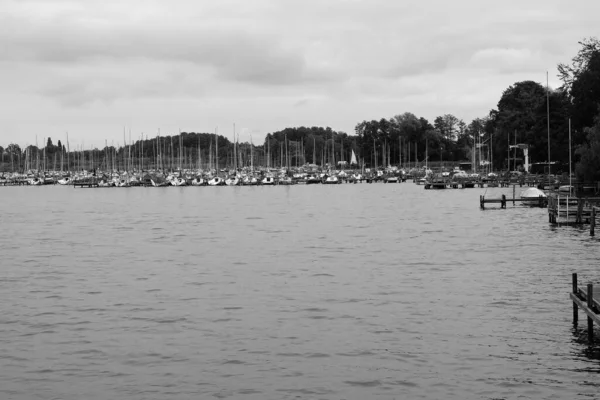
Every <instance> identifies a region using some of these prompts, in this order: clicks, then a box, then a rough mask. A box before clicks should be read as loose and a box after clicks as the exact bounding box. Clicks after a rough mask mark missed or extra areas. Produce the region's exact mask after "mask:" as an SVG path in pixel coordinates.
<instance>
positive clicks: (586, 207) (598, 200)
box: [548, 192, 600, 234]
mask: <svg viewBox="0 0 600 400" xmlns="http://www.w3.org/2000/svg"><path fill="white" fill-rule="evenodd" d="M599 206H600V197H577V196H570V195H568V194H561V193H560V192H554V193H550V194H549V195H548V222H550V223H551V224H556V225H579V224H590V225H592V220H594V226H595V220H596V215H597V213H598V210H599ZM592 230H593V229H592V226H590V234H592V232H591V231H592Z"/></svg>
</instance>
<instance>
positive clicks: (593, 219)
mask: <svg viewBox="0 0 600 400" xmlns="http://www.w3.org/2000/svg"><path fill="white" fill-rule="evenodd" d="M595 229H596V207H592V216H591V218H590V236H594V234H595V232H594V230H595Z"/></svg>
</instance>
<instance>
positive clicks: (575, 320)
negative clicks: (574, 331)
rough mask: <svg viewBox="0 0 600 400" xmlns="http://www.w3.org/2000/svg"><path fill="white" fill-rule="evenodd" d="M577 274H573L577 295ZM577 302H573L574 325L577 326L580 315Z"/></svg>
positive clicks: (574, 288) (574, 289)
mask: <svg viewBox="0 0 600 400" xmlns="http://www.w3.org/2000/svg"><path fill="white" fill-rule="evenodd" d="M577 293H578V292H577V274H576V273H574V274H573V295H575V296H577ZM577 310H578V308H577V303H575V302H573V325H575V326H577V322H578V319H579V315H578V313H577Z"/></svg>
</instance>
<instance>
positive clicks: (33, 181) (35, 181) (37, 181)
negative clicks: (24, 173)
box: [29, 177, 44, 186]
mask: <svg viewBox="0 0 600 400" xmlns="http://www.w3.org/2000/svg"><path fill="white" fill-rule="evenodd" d="M43 183H44V181H43V180H42V179H40V178H37V177H36V178H31V179H29V184H30V185H31V186H41V185H42V184H43Z"/></svg>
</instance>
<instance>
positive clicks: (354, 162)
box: [350, 150, 358, 165]
mask: <svg viewBox="0 0 600 400" xmlns="http://www.w3.org/2000/svg"><path fill="white" fill-rule="evenodd" d="M350 164H351V165H352V164H358V162H357V161H356V154H354V150H352V158H351V159H350Z"/></svg>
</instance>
